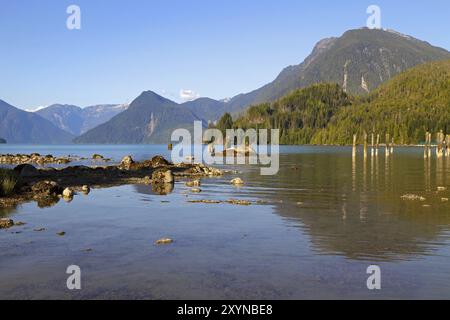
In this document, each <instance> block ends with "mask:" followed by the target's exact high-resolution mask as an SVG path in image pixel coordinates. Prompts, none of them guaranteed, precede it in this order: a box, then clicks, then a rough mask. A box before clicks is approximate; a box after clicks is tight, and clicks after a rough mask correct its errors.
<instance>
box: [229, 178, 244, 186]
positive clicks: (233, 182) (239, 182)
mask: <svg viewBox="0 0 450 320" xmlns="http://www.w3.org/2000/svg"><path fill="white" fill-rule="evenodd" d="M230 183H231V184H233V185H235V186H240V185H243V184H244V181H242V179H241V178H235V179H233V180H231V181H230Z"/></svg>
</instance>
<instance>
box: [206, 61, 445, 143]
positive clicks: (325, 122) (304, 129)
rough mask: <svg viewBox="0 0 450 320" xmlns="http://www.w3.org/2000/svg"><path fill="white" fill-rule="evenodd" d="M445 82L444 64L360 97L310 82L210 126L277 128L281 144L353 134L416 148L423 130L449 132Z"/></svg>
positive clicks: (360, 139)
mask: <svg viewBox="0 0 450 320" xmlns="http://www.w3.org/2000/svg"><path fill="white" fill-rule="evenodd" d="M449 78H450V60H444V61H439V62H430V63H425V64H422V65H419V66H417V67H414V68H412V69H409V70H407V71H405V72H403V73H401V74H399V75H397V76H395V77H394V78H392V79H391V80H389V81H388V82H386V83H385V84H383V85H381V86H380V87H379V88H378V89H376V90H374V91H373V92H371V93H369V94H367V95H364V96H356V95H351V94H349V93H347V92H346V90H345V88H343V87H341V86H340V85H338V84H333V83H320V84H314V85H312V86H309V87H306V88H303V89H298V90H294V91H292V92H291V93H290V94H288V95H286V96H284V97H282V98H280V99H278V100H276V101H273V102H267V103H261V104H258V105H253V106H250V107H249V108H248V109H247V110H246V111H245V112H244V113H243V114H240V115H234V117H232V115H231V114H229V113H226V114H224V115H223V116H222V118H221V119H220V120H219V121H218V122H217V125H216V126H215V128H217V129H219V130H221V131H222V132H224V131H225V130H226V129H237V128H241V129H244V130H246V129H257V130H258V129H280V144H281V145H323V146H327V145H329V146H345V145H349V146H350V145H352V144H355V141H354V140H353V139H354V137H355V135H356V137H357V141H356V143H357V144H363V143H364V136H366V135H371V134H375V135H377V134H380V136H381V137H385V136H387V135H389V137H390V139H393V142H394V144H395V145H398V146H410V145H420V144H421V143H423V141H425V140H424V137H425V136H426V134H427V133H428V132H430V133H432V134H433V135H434V136H435V137H436V135H438V134H439V133H440V132H441V131H442V132H444V133H446V132H450V109H449V103H450V82H449V81H448V79H449ZM212 127H213V126H212ZM383 141H384V140H383ZM380 142H381V141H380ZM388 143H389V144H392V141H388ZM436 143H441V141H437V142H436Z"/></svg>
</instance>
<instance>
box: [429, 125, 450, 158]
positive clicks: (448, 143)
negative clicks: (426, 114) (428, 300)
mask: <svg viewBox="0 0 450 320" xmlns="http://www.w3.org/2000/svg"><path fill="white" fill-rule="evenodd" d="M435 146H436V156H437V157H438V158H442V157H450V134H447V135H446V134H444V131H442V130H441V131H439V132H438V133H437V135H436V145H435ZM432 148H433V144H432V134H431V133H430V132H427V133H426V134H425V149H424V152H423V156H424V158H431V155H432V151H431V150H432Z"/></svg>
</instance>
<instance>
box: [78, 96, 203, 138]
mask: <svg viewBox="0 0 450 320" xmlns="http://www.w3.org/2000/svg"><path fill="white" fill-rule="evenodd" d="M192 108H195V106H194V105H192V106H191V107H186V106H184V105H180V104H177V103H175V102H173V101H170V100H168V99H166V98H163V97H161V96H159V95H157V94H156V93H154V92H152V91H146V92H143V93H142V94H141V95H140V96H139V97H137V98H136V99H135V100H134V101H133V102H132V103H131V104H130V106H129V108H128V109H127V110H125V111H123V112H122V113H120V114H118V115H116V116H115V117H113V118H112V119H111V120H110V121H108V122H106V123H104V124H102V125H100V126H98V127H96V128H94V129H92V130H90V131H88V132H86V133H85V134H83V135H81V136H80V137H78V138H76V139H75V140H74V142H75V143H89V144H91V143H100V144H105V143H112V144H139V143H168V142H170V136H171V133H172V131H173V130H175V129H177V128H186V129H192V126H193V124H194V121H196V120H203V119H202V118H200V117H198V116H196V115H195V114H194V112H192V111H191V109H192Z"/></svg>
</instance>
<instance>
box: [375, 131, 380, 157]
mask: <svg viewBox="0 0 450 320" xmlns="http://www.w3.org/2000/svg"><path fill="white" fill-rule="evenodd" d="M379 146H380V134H379V133H378V134H377V144H376V146H375V155H378V149H379Z"/></svg>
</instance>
